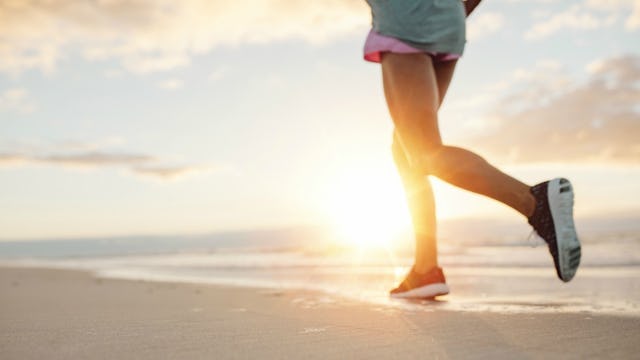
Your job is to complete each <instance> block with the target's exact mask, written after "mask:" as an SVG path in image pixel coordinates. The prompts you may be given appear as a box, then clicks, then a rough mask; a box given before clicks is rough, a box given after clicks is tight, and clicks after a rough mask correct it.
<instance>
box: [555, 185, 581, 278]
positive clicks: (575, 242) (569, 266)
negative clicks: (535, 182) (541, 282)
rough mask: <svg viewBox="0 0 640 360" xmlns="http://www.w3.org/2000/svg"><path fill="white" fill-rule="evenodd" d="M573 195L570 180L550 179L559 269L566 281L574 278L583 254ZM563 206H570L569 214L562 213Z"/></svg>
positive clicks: (560, 275) (561, 276)
mask: <svg viewBox="0 0 640 360" xmlns="http://www.w3.org/2000/svg"><path fill="white" fill-rule="evenodd" d="M573 196H574V195H573V187H572V186H571V182H569V180H567V179H562V178H558V179H553V180H551V181H549V185H548V188H547V197H548V200H549V210H550V212H551V217H552V218H553V226H554V228H555V232H556V246H557V250H558V252H557V254H558V259H557V262H558V264H557V265H558V266H557V269H558V271H559V274H558V275H559V277H560V280H562V281H564V282H569V281H571V279H573V277H574V276H575V274H576V271H577V270H578V266H579V265H580V258H581V256H582V254H581V251H582V250H581V247H580V240H579V239H578V234H577V233H576V231H575V225H574V223H573V208H572V206H573ZM562 207H570V209H571V211H569V213H568V214H562V211H560V209H561V208H562ZM567 215H568V218H567ZM567 225H569V226H567ZM554 260H556V259H554Z"/></svg>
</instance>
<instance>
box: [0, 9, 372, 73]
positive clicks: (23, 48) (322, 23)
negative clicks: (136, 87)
mask: <svg viewBox="0 0 640 360" xmlns="http://www.w3.org/2000/svg"><path fill="white" fill-rule="evenodd" d="M368 22H369V12H368V11H367V8H366V4H365V3H364V2H363V1H361V0H323V1H317V2H314V1H311V2H310V1H304V0H235V1H226V0H182V1H174V0H95V1H67V0H48V1H40V0H12V1H2V2H0V72H6V73H14V74H15V73H20V72H22V71H25V70H28V69H40V70H41V71H44V72H48V71H52V70H54V69H55V67H56V64H57V63H58V62H60V61H61V60H63V59H65V58H69V57H73V56H77V55H81V56H83V57H84V58H85V59H87V60H90V61H102V60H109V59H115V60H117V61H119V62H120V64H121V65H122V66H123V67H124V68H125V69H127V70H129V71H131V72H135V73H146V72H154V71H165V70H170V69H174V68H177V67H181V66H185V65H188V64H189V63H190V61H191V58H192V56H193V55H196V54H203V53H207V52H209V51H211V50H213V49H215V48H216V47H219V46H223V45H238V44H247V43H266V42H271V41H278V40H283V39H301V40H304V41H308V42H321V41H326V40H328V39H331V38H335V37H338V36H342V35H344V34H347V33H349V32H352V31H353V30H354V29H360V28H361V27H362V26H365V25H366V24H368Z"/></svg>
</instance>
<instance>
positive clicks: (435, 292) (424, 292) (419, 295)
mask: <svg viewBox="0 0 640 360" xmlns="http://www.w3.org/2000/svg"><path fill="white" fill-rule="evenodd" d="M448 293H449V286H447V284H442V283H439V284H429V285H425V286H421V287H418V288H415V289H411V290H409V291H405V292H402V293H396V294H390V295H389V296H390V297H392V298H395V299H424V298H433V297H436V296H442V295H447V294H448Z"/></svg>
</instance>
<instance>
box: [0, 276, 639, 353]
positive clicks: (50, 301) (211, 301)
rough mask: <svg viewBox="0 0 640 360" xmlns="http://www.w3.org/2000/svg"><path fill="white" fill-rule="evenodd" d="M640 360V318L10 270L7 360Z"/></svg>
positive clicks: (4, 285)
mask: <svg viewBox="0 0 640 360" xmlns="http://www.w3.org/2000/svg"><path fill="white" fill-rule="evenodd" d="M424 306H429V305H428V304H426V305H424ZM638 354H640V318H637V317H616V316H608V315H598V314H536V313H524V314H496V313H470V312H456V311H446V310H435V311H409V310H402V309H395V308H390V307H381V306H376V305H371V304H364V303H360V302H356V301H350V300H343V299H338V298H335V297H328V296H326V295H322V294H317V293H312V292H297V291H293V290H285V291H278V290H265V289H245V288H233V287H218V286H210V285H192V284H175V283H153V282H142V281H125V280H110V279H98V278H94V277H93V276H92V275H91V274H89V273H84V272H79V271H67V270H43V269H40V270H38V269H12V268H0V358H1V359H164V358H169V359H197V358H202V359H227V358H241V359H242V358H251V359H259V358H290V359H291V358H295V359H298V358H317V359H325V358H339V359H345V358H367V359H370V358H380V359H389V358H403V359H430V358H451V359H458V358H482V359H492V358H508V359H516V358H517V359H526V358H540V359H542V358H544V359H547V358H619V359H627V358H637V356H638Z"/></svg>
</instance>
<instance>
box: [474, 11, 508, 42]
mask: <svg viewBox="0 0 640 360" xmlns="http://www.w3.org/2000/svg"><path fill="white" fill-rule="evenodd" d="M504 25H505V21H504V16H503V15H502V14H500V13H496V12H484V13H480V14H477V15H476V16H473V17H471V18H470V20H469V23H468V25H467V29H468V31H467V38H468V39H469V40H471V41H474V40H478V39H481V38H483V37H485V36H487V35H491V34H493V33H495V32H497V31H499V30H500V29H502V28H503V27H504Z"/></svg>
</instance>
